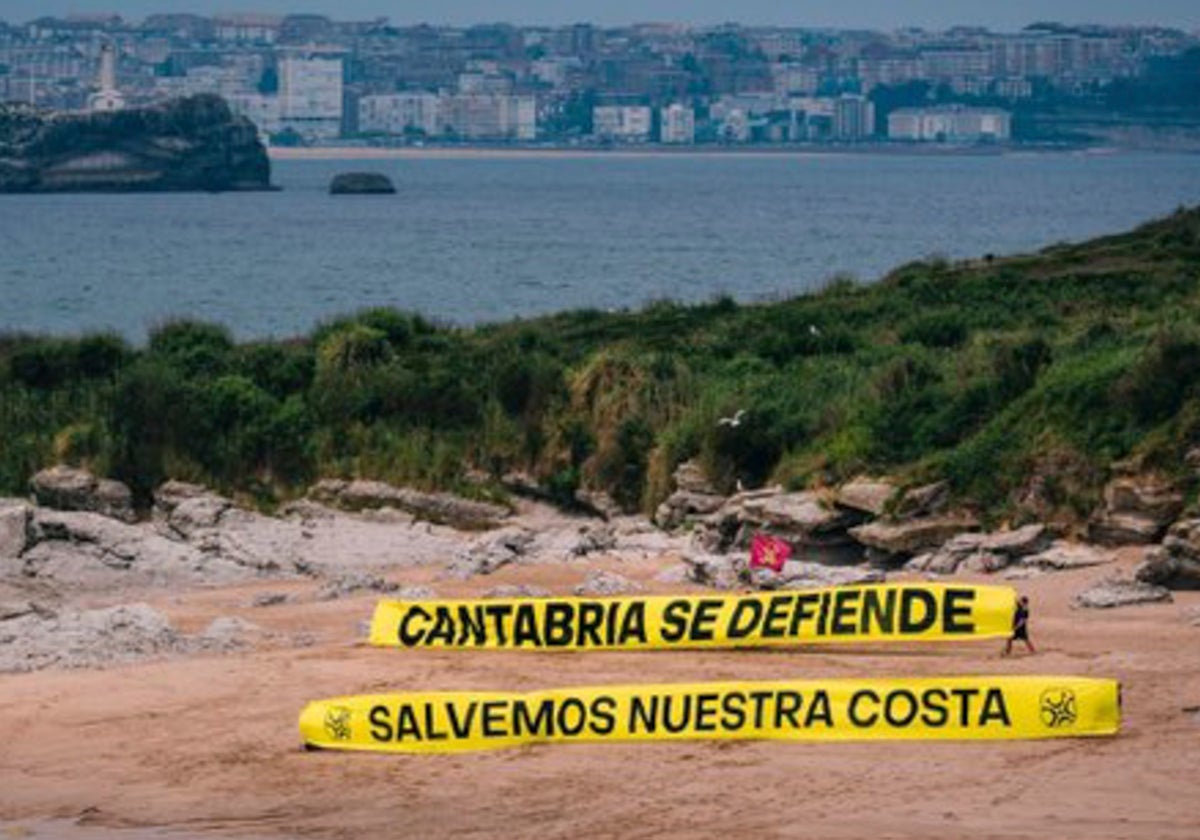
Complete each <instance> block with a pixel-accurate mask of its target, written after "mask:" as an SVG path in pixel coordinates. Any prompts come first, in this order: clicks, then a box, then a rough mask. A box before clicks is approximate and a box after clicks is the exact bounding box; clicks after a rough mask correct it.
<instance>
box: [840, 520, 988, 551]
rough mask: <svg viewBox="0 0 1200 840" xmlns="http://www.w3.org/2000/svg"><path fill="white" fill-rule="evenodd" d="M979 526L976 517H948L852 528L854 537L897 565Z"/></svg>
mask: <svg viewBox="0 0 1200 840" xmlns="http://www.w3.org/2000/svg"><path fill="white" fill-rule="evenodd" d="M978 526H979V522H978V521H977V520H976V519H975V517H973V516H971V515H969V514H965V513H959V514H945V515H940V516H928V517H923V518H920V519H909V520H904V521H900V522H888V521H884V520H876V521H874V522H868V523H867V524H866V525H860V526H858V527H857V528H851V529H850V535H851V536H852V537H854V539H856V540H858V541H859V542H860V543H862V544H863V545H865V546H867V547H868V548H869V549H872V550H873V551H874V552H876V554H877V556H878V557H879V558H880V559H882V560H883V561H885V562H889V563H890V562H895V560H897V559H904V558H908V557H911V556H913V555H916V554H921V553H923V552H925V551H928V550H930V549H933V548H937V547H938V546H941V545H942V544H943V543H945V542H947V541H948V540H950V539H951V538H952V537H955V536H957V535H959V534H961V533H963V532H964V531H970V530H972V529H974V528H977V527H978Z"/></svg>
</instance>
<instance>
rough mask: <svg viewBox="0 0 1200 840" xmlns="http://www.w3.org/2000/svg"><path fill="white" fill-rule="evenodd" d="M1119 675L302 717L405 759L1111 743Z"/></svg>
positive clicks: (551, 694)
mask: <svg viewBox="0 0 1200 840" xmlns="http://www.w3.org/2000/svg"><path fill="white" fill-rule="evenodd" d="M1120 722H1121V711H1120V689H1119V687H1118V684H1117V682H1116V681H1115V680H1105V679H1091V678H1085V677H1053V676H1047V677H945V678H923V679H890V680H884V679H866V680H853V679H841V680H804V681H795V682H723V683H698V684H690V685H646V686H614V687H605V686H597V687H590V688H569V689H557V690H551V691H536V692H530V693H525V694H522V693H509V692H465V691H459V692H417V693H406V694H376V695H364V696H359V697H339V698H335V699H332V700H322V701H318V702H315V703H310V704H309V705H308V706H307V707H306V708H305V709H304V711H303V712H302V713H301V715H300V734H301V737H302V738H303V739H304V743H305V745H306V746H308V747H314V748H325V749H341V750H375V751H382V752H404V753H443V752H462V751H467V750H487V749H498V748H501V747H514V746H519V745H523V744H541V743H565V742H576V741H578V742H596V741H677V740H689V739H717V740H750V739H780V740H791V741H823V740H833V741H850V740H916V739H937V740H955V739H960V740H961V739H969V740H974V739H984V740H989V739H997V740H998V739H1023V738H1070V737H1079V736H1098V735H1113V734H1115V733H1116V732H1117V730H1118V728H1119V727H1120Z"/></svg>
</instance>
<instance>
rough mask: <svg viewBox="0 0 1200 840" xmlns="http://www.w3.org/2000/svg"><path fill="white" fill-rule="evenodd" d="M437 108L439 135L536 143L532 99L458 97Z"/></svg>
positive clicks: (441, 100)
mask: <svg viewBox="0 0 1200 840" xmlns="http://www.w3.org/2000/svg"><path fill="white" fill-rule="evenodd" d="M438 107H439V114H438V117H439V119H440V120H441V126H442V131H441V132H440V133H444V134H448V135H453V136H457V137H461V138H465V139H469V140H536V139H537V101H536V100H535V99H534V97H532V96H497V95H492V94H459V95H456V96H443V97H440V102H439V104H438ZM360 127H361V123H360Z"/></svg>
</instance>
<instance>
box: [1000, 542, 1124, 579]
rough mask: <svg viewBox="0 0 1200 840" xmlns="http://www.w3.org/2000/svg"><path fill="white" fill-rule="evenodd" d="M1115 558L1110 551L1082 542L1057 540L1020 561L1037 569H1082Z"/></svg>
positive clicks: (1108, 561) (1109, 561)
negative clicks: (1043, 549)
mask: <svg viewBox="0 0 1200 840" xmlns="http://www.w3.org/2000/svg"><path fill="white" fill-rule="evenodd" d="M1114 559H1116V558H1115V557H1114V556H1113V554H1112V553H1111V552H1108V551H1105V550H1103V549H1100V548H1096V547H1095V546H1091V545H1086V544H1084V543H1070V542H1066V541H1064V540H1059V541H1058V542H1056V543H1054V544H1053V545H1052V546H1050V547H1049V548H1048V549H1046V550H1045V551H1042V552H1039V553H1038V554H1031V555H1030V556H1028V557H1026V558H1024V559H1023V560H1022V561H1021V564H1022V565H1023V566H1028V567H1031V568H1037V569H1051V570H1055V571H1062V570H1064V569H1082V568H1086V567H1088V566H1100V565H1103V564H1105V563H1111V562H1112V561H1113V560H1114Z"/></svg>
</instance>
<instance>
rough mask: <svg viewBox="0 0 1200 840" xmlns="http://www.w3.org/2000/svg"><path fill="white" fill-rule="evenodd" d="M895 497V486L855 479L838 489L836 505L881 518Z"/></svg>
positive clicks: (878, 481)
mask: <svg viewBox="0 0 1200 840" xmlns="http://www.w3.org/2000/svg"><path fill="white" fill-rule="evenodd" d="M895 495H896V485H894V484H891V483H890V482H887V481H881V480H878V479H871V478H856V479H854V480H853V481H849V482H847V483H846V484H843V485H842V486H841V487H840V488H838V492H837V503H838V504H839V505H841V506H842V507H844V508H849V509H850V510H857V511H861V512H862V513H869V514H871V515H872V516H882V515H883V513H884V511H885V510H886V509H887V504H888V502H889V501H890V500H891V498H892V497H893V496H895Z"/></svg>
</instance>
